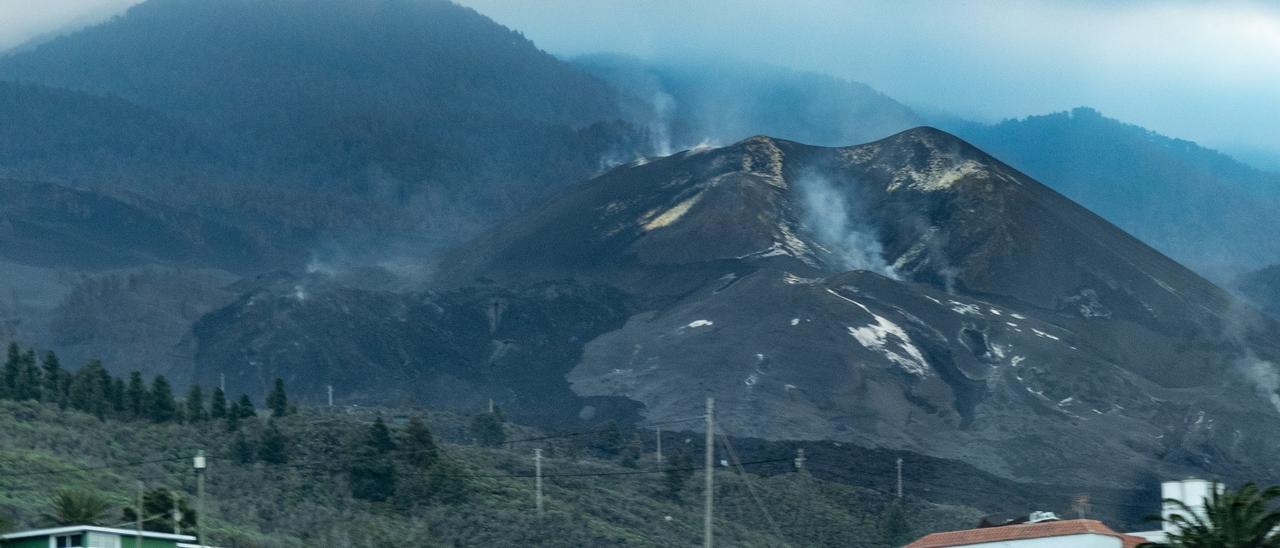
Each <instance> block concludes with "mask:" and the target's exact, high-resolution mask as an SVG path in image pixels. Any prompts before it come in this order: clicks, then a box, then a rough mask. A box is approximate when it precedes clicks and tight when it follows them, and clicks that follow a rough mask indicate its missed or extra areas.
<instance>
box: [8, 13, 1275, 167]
mask: <svg viewBox="0 0 1280 548" xmlns="http://www.w3.org/2000/svg"><path fill="white" fill-rule="evenodd" d="M136 2H137V0H39V1H36V0H0V49H5V48H8V47H11V46H13V45H15V44H17V43H20V42H21V41H23V40H25V39H27V38H30V37H31V36H34V35H38V34H41V33H46V32H50V31H55V30H58V29H60V28H65V27H66V26H68V25H75V24H83V23H84V22H85V21H93V20H100V19H103V18H105V17H107V16H109V15H110V14H111V13H114V12H118V11H121V10H123V9H124V8H125V7H127V6H128V5H131V4H134V3H136ZM462 3H463V4H465V5H469V6H471V7H474V8H475V9H476V10H478V11H480V12H481V13H484V14H486V15H489V16H490V17H492V18H493V19H495V20H497V21H498V22H499V23H502V24H504V25H507V26H509V27H511V28H514V29H516V30H519V31H521V32H523V33H524V34H525V35H526V36H528V37H529V38H530V39H532V40H533V41H534V42H535V43H537V44H538V45H539V46H541V47H542V48H543V49H545V50H547V51H550V52H552V53H555V54H558V55H562V56H572V55H576V54H581V53H590V52H598V51H615V52H622V53H629V54H633V55H637V56H640V57H644V58H651V59H662V58H672V57H680V56H688V55H696V56H702V57H707V56H724V57H733V58H737V59H746V60H759V61H764V62H768V63H772V64H776V65H783V66H789V67H793V68H797V69H806V70H814V71H819V72H824V73H828V74H832V75H835V76H841V77H846V78H850V79H853V80H859V81H863V82H866V83H868V84H871V85H872V86H873V87H876V88H878V89H880V90H881V91H883V92H885V93H887V94H889V95H891V96H893V97H895V98H897V99H899V100H901V101H903V102H906V103H908V104H910V105H913V106H917V107H929V108H939V109H945V110H947V111H951V112H953V113H955V114H959V115H962V116H967V117H972V118H979V119H984V120H996V119H999V118H1003V117H1011V116H1024V115H1027V114H1038V113H1046V112H1053V111H1059V110H1064V109H1068V108H1071V107H1074V106H1080V105H1088V106H1093V107H1096V108H1098V109H1099V110H1101V111H1103V112H1104V113H1106V114H1107V115H1109V116H1113V117H1117V118H1120V119H1123V120H1126V121H1130V122H1134V123H1138V124H1140V125H1143V126H1146V127H1149V128H1151V129H1155V130H1157V131H1160V132H1161V133H1165V134H1168V135H1172V136H1176V137H1184V138H1189V139H1193V140H1196V141H1199V142H1202V143H1205V144H1208V145H1211V146H1216V147H1221V148H1227V149H1232V148H1240V147H1258V148H1265V149H1269V150H1271V151H1274V152H1275V153H1276V154H1277V155H1280V130H1277V128H1280V0H1277V1H1275V2H1270V3H1262V2H1258V3H1246V2H1234V3H1231V2H1211V1H1196V2H1193V1H1177V0H1172V1H1161V2H1155V1H1143V0H1134V1H1126V2H1104V1H1101V0H1019V1H1007V2H1006V1H986V2H975V1H952V2H944V1H930V0H886V1H858V0H831V1H818V0H786V1H781V0H777V1H765V0H462Z"/></svg>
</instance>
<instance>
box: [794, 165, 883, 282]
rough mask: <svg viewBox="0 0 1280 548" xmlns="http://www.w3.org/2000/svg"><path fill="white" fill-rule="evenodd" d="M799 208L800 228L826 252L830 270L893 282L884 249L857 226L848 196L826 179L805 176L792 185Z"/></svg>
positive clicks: (871, 234)
mask: <svg viewBox="0 0 1280 548" xmlns="http://www.w3.org/2000/svg"><path fill="white" fill-rule="evenodd" d="M796 190H797V191H798V192H799V193H800V199H801V205H802V207H803V218H802V221H803V222H804V225H805V226H806V227H807V228H808V229H809V230H810V231H811V232H812V234H813V236H814V238H815V239H817V241H818V243H819V244H821V245H822V246H823V247H824V248H826V250H827V251H828V252H830V253H831V258H832V260H833V262H834V264H833V265H832V266H835V267H837V268H840V269H841V270H845V271H848V270H868V271H871V272H875V273H877V274H881V275H884V276H887V277H890V278H893V279H895V280H896V279H898V274H897V272H895V271H894V270H893V268H892V267H890V266H889V264H888V263H886V262H885V260H884V249H883V247H881V245H880V241H879V240H878V239H877V238H876V236H875V233H874V232H873V231H872V230H871V229H870V228H869V227H867V226H866V225H864V224H862V223H860V222H858V220H857V218H856V215H857V214H858V213H859V212H860V208H858V207H857V205H858V204H857V203H856V202H855V201H854V199H853V196H852V192H847V191H846V192H842V191H841V190H840V189H838V188H836V187H835V185H833V184H832V183H831V181H830V180H828V179H827V178H826V177H822V176H818V175H807V176H804V177H801V178H800V179H799V180H798V181H797V182H796Z"/></svg>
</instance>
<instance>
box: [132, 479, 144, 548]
mask: <svg viewBox="0 0 1280 548" xmlns="http://www.w3.org/2000/svg"><path fill="white" fill-rule="evenodd" d="M143 489H144V487H143V486H142V482H141V481H139V482H138V505H137V506H136V507H135V508H136V509H137V511H136V512H134V517H136V518H137V519H136V520H135V522H134V528H135V529H136V530H135V531H134V534H136V535H137V536H135V537H133V548H142V490H143Z"/></svg>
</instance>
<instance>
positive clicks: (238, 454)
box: [228, 415, 256, 464]
mask: <svg viewBox="0 0 1280 548" xmlns="http://www.w3.org/2000/svg"><path fill="white" fill-rule="evenodd" d="M228 416H230V415H228ZM254 453H256V450H255V448H254V446H253V443H251V442H250V441H249V438H248V437H246V436H245V435H244V432H236V439H235V441H233V442H232V443H231V457H232V458H234V459H235V461H236V462H238V463H240V464H249V463H251V462H253V459H254Z"/></svg>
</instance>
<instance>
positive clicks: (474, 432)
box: [471, 413, 507, 447]
mask: <svg viewBox="0 0 1280 548" xmlns="http://www.w3.org/2000/svg"><path fill="white" fill-rule="evenodd" d="M471 437H472V439H474V440H476V443H478V444H480V445H482V446H484V447H498V446H500V445H502V444H504V443H506V442H507V432H506V430H505V429H503V427H502V420H501V419H500V418H499V417H498V415H497V414H496V413H481V414H479V415H476V417H475V418H474V419H472V420H471Z"/></svg>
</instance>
